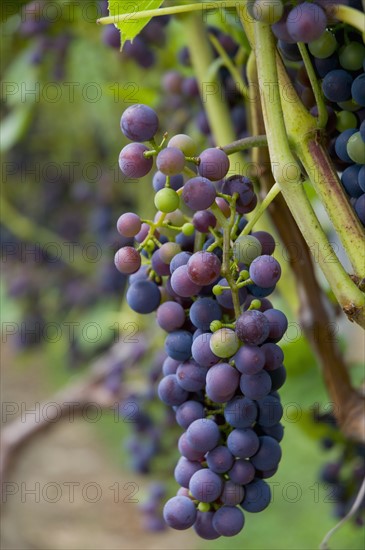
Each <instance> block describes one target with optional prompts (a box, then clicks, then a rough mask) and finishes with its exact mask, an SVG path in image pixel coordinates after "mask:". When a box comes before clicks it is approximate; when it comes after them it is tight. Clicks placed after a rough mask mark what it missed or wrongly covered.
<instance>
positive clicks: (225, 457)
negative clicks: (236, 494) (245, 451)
mask: <svg viewBox="0 0 365 550" xmlns="http://www.w3.org/2000/svg"><path fill="white" fill-rule="evenodd" d="M206 461H207V464H208V468H210V470H212V472H215V473H216V474H225V473H226V472H228V470H230V469H231V468H232V466H233V463H234V457H233V456H232V454H231V453H230V451H229V450H228V449H227V447H225V446H223V445H219V446H218V447H216V448H215V449H213V450H212V451H209V453H207V456H206ZM241 500H242V499H241Z"/></svg>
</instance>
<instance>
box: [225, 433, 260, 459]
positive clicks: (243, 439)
mask: <svg viewBox="0 0 365 550" xmlns="http://www.w3.org/2000/svg"><path fill="white" fill-rule="evenodd" d="M227 446H228V449H229V450H230V451H231V453H232V454H233V456H236V457H238V458H250V457H251V456H253V455H254V454H256V453H257V451H258V450H259V447H260V440H259V438H258V436H257V435H256V433H255V432H254V431H253V430H252V429H251V428H240V429H238V428H236V429H234V430H233V431H232V432H231V433H230V434H229V436H228V437H227Z"/></svg>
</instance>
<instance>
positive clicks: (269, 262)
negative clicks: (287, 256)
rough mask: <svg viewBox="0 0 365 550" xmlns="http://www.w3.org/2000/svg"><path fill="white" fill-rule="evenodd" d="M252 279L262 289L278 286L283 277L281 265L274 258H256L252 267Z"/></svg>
mask: <svg viewBox="0 0 365 550" xmlns="http://www.w3.org/2000/svg"><path fill="white" fill-rule="evenodd" d="M249 271H250V278H251V279H252V280H253V282H254V283H255V284H256V285H257V286H259V287H261V288H271V287H273V286H275V285H276V283H277V282H278V280H279V279H280V276H281V267H280V264H279V262H278V261H277V260H275V258H273V257H272V256H268V255H264V256H259V257H258V258H255V259H254V261H253V262H252V264H251V265H250V270H249Z"/></svg>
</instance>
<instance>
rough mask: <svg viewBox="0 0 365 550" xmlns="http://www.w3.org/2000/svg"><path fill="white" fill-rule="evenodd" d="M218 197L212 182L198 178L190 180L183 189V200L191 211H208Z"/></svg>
mask: <svg viewBox="0 0 365 550" xmlns="http://www.w3.org/2000/svg"><path fill="white" fill-rule="evenodd" d="M215 197H216V190H215V187H214V185H213V184H212V182H211V181H209V180H208V179H206V178H202V177H196V178H192V179H190V180H188V181H187V182H186V183H185V185H184V188H183V192H182V199H183V201H184V203H185V204H186V206H188V207H189V208H190V209H191V210H194V211H197V210H206V209H207V208H209V207H210V206H211V205H212V204H213V202H214V199H215Z"/></svg>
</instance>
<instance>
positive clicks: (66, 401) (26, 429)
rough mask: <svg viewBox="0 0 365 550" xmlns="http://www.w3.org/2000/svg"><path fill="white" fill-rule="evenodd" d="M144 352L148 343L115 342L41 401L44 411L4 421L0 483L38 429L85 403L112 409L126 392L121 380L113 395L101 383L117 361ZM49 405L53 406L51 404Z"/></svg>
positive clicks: (0, 441)
mask: <svg viewBox="0 0 365 550" xmlns="http://www.w3.org/2000/svg"><path fill="white" fill-rule="evenodd" d="M146 351H147V344H142V343H140V342H139V343H138V344H136V346H134V347H133V348H131V347H130V346H126V345H125V344H123V343H117V344H114V346H113V347H112V348H111V349H110V350H109V352H108V353H107V354H105V355H103V356H102V357H100V358H99V359H97V360H96V361H95V363H93V364H92V366H91V367H90V369H89V371H88V373H87V374H86V375H85V376H83V377H82V378H81V379H78V380H77V381H76V382H74V383H71V384H69V385H68V386H66V387H65V388H63V389H62V390H61V391H59V392H58V393H56V394H55V395H53V396H52V397H51V398H50V399H47V400H45V401H43V402H42V403H41V404H40V407H39V410H40V411H47V414H46V415H45V414H40V415H27V416H26V417H25V418H24V417H22V416H21V417H18V418H17V419H15V420H13V421H11V422H9V423H8V424H5V426H4V427H3V429H2V433H1V438H0V483H1V487H3V483H4V481H5V478H6V476H7V474H8V471H9V469H10V467H11V466H12V464H13V460H14V457H15V455H16V453H17V451H18V450H19V449H20V448H21V447H22V446H23V445H25V444H26V443H27V442H28V441H29V440H30V439H32V438H33V437H34V436H35V435H37V434H39V433H40V432H42V431H44V430H46V429H47V428H50V427H51V426H54V425H55V424H57V423H58V422H59V421H60V420H62V419H65V418H67V417H68V418H70V417H71V415H76V414H81V413H82V412H83V411H85V408H86V407H88V406H97V407H99V408H100V409H103V410H113V409H114V408H115V407H116V406H118V403H119V402H120V401H121V400H122V399H123V398H124V397H126V395H127V393H128V392H127V390H126V388H125V386H124V385H123V384H122V383H121V384H120V390H119V392H118V393H117V394H116V393H114V392H112V391H110V390H108V388H107V387H106V386H105V385H104V382H105V380H106V379H107V377H108V376H109V375H110V374H111V373H112V372H113V369H114V368H115V365H116V362H120V363H121V364H123V370H124V369H127V368H128V367H131V366H133V365H135V364H136V362H137V361H138V360H139V359H141V358H142V357H143V356H144V355H145V353H146ZM51 404H52V407H50V405H51Z"/></svg>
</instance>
